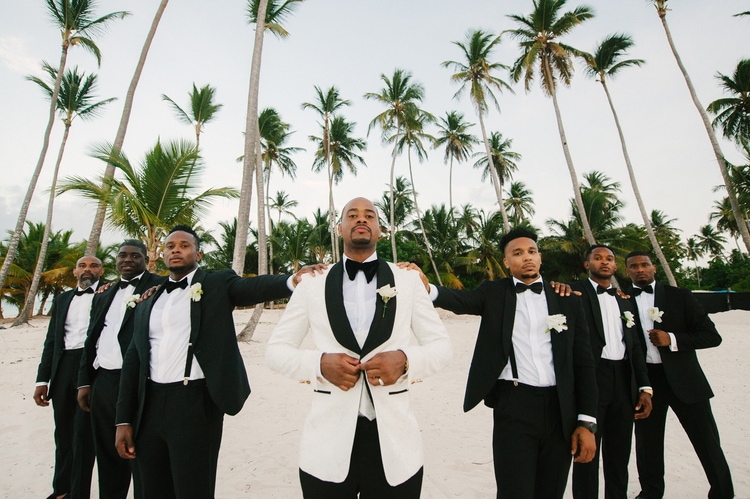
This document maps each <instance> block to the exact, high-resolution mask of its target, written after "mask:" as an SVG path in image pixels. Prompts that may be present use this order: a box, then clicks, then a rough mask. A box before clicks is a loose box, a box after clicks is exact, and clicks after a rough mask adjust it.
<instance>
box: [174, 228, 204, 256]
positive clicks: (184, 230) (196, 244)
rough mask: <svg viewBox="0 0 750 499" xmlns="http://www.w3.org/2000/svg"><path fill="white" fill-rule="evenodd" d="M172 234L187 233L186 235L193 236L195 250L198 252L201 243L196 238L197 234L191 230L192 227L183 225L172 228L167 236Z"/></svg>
mask: <svg viewBox="0 0 750 499" xmlns="http://www.w3.org/2000/svg"><path fill="white" fill-rule="evenodd" d="M173 232H187V233H188V234H190V235H191V236H193V239H195V249H197V250H198V251H200V249H201V241H200V239H199V238H198V234H197V233H196V232H195V230H193V228H192V227H190V226H189V225H185V224H179V225H175V226H174V227H172V230H170V231H169V233H168V234H167V235H169V234H172V233H173Z"/></svg>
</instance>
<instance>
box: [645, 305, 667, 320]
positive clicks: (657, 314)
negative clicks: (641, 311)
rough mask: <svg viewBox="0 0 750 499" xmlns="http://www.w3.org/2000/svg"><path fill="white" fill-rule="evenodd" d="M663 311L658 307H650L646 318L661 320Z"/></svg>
mask: <svg viewBox="0 0 750 499" xmlns="http://www.w3.org/2000/svg"><path fill="white" fill-rule="evenodd" d="M662 315H664V312H662V311H661V310H659V307H651V308H649V309H648V318H649V319H651V320H652V321H654V322H661V316H662Z"/></svg>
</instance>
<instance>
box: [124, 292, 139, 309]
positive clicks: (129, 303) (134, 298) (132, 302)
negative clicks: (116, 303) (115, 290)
mask: <svg viewBox="0 0 750 499" xmlns="http://www.w3.org/2000/svg"><path fill="white" fill-rule="evenodd" d="M140 297H141V295H138V294H135V295H130V296H126V297H125V299H124V300H123V302H124V303H125V306H126V307H128V308H135V306H136V305H137V304H138V300H139V299H140Z"/></svg>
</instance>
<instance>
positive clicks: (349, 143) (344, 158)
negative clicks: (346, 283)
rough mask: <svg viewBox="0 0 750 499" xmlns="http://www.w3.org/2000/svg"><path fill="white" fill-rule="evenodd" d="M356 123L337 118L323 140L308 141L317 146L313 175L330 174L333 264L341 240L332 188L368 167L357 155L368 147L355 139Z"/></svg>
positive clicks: (337, 257)
mask: <svg viewBox="0 0 750 499" xmlns="http://www.w3.org/2000/svg"><path fill="white" fill-rule="evenodd" d="M355 125H356V123H353V122H349V121H346V119H345V118H344V117H343V116H338V115H334V116H333V117H332V119H331V120H330V121H329V122H328V131H327V132H326V130H325V128H324V129H323V136H322V137H316V136H314V135H311V136H310V137H308V138H309V139H310V140H311V141H313V142H314V143H315V144H317V149H316V151H315V159H314V160H313V164H312V169H313V171H316V172H319V171H321V170H322V169H323V168H325V169H326V172H327V174H328V203H329V206H328V210H329V211H328V223H329V232H330V229H331V223H333V224H334V226H333V227H334V230H333V232H332V233H331V235H332V236H333V237H332V239H331V248H332V254H331V257H332V261H334V262H337V261H338V260H339V259H340V255H339V238H338V234H337V233H336V230H335V220H336V209H335V208H334V205H333V184H337V185H338V183H339V182H341V180H343V178H344V171H345V170H348V171H349V172H350V173H351V174H352V175H354V176H356V175H357V164H360V165H364V166H367V165H366V164H365V159H364V158H363V157H362V156H360V155H359V154H357V151H363V150H365V148H366V147H367V143H366V142H365V140H364V139H360V138H356V137H353V136H352V134H353V133H354V126H355Z"/></svg>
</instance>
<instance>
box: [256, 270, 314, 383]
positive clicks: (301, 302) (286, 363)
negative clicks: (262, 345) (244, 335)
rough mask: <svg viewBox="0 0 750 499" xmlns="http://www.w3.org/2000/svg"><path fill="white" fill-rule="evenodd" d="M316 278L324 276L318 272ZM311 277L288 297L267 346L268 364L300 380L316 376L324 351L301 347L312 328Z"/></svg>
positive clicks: (285, 374) (277, 370) (304, 280)
mask: <svg viewBox="0 0 750 499" xmlns="http://www.w3.org/2000/svg"><path fill="white" fill-rule="evenodd" d="M315 278H316V279H325V277H322V276H317V277H315ZM309 281H310V279H303V280H302V282H300V283H299V284H298V285H297V288H296V290H295V291H294V293H293V294H292V297H291V298H290V299H289V303H288V304H287V307H286V310H285V311H284V314H283V315H282V316H281V319H280V320H279V323H278V324H277V325H276V328H275V329H274V330H273V333H272V334H271V337H270V338H269V340H268V345H267V346H266V364H267V365H268V367H270V368H271V369H273V370H274V371H276V372H279V373H281V374H283V375H284V376H287V377H289V378H292V379H297V380H313V379H315V378H316V376H317V373H319V371H320V367H319V366H320V356H321V354H322V352H319V351H316V350H306V349H304V350H303V349H300V345H301V344H302V341H303V340H304V339H305V336H307V334H308V331H309V330H310V321H309V311H308V297H307V293H308V292H309V291H310V289H309V288H310V282H309Z"/></svg>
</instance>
